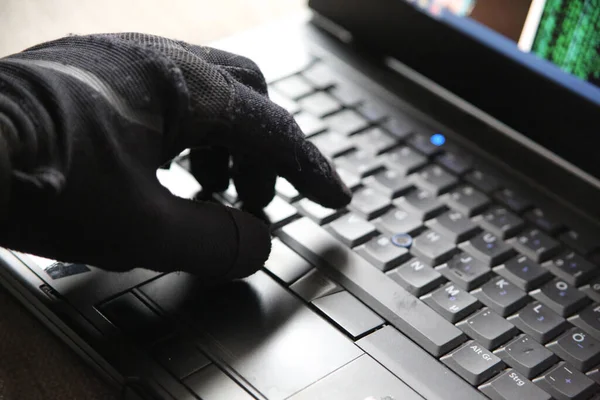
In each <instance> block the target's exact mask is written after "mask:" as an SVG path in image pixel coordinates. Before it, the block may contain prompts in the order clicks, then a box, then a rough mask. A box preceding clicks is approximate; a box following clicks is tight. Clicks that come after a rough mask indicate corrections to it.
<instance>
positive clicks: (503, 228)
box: [475, 206, 525, 239]
mask: <svg viewBox="0 0 600 400" xmlns="http://www.w3.org/2000/svg"><path fill="white" fill-rule="evenodd" d="M475 221H477V222H478V223H479V225H481V227H482V228H483V229H485V230H486V231H490V232H492V233H493V234H494V235H496V236H498V237H500V238H502V239H506V238H509V237H512V236H514V235H516V234H517V233H518V232H519V231H520V230H521V229H523V226H524V225H525V222H524V221H523V220H522V219H521V217H519V216H518V215H517V214H515V213H512V212H510V211H508V210H507V209H506V208H504V207H500V206H494V207H492V208H490V209H489V210H487V211H484V212H483V214H481V215H479V216H477V217H475Z"/></svg>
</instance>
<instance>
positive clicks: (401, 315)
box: [278, 218, 465, 357]
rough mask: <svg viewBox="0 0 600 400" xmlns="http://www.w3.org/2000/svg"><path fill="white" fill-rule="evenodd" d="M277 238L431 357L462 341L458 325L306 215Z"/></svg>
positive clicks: (283, 230)
mask: <svg viewBox="0 0 600 400" xmlns="http://www.w3.org/2000/svg"><path fill="white" fill-rule="evenodd" d="M278 236H279V237H280V238H281V240H282V241H283V242H284V243H286V244H287V245H288V246H290V247H291V248H292V249H294V250H295V251H297V252H298V253H299V254H300V255H302V256H304V257H305V258H306V259H308V260H309V261H311V262H312V263H313V264H315V266H317V267H318V268H319V269H320V270H321V271H323V272H324V273H325V274H327V275H329V276H330V277H331V278H332V279H333V280H335V281H337V282H338V283H339V284H341V285H342V286H344V287H345V288H346V289H347V290H348V291H349V292H351V293H352V294H354V295H355V296H356V297H358V298H359V299H360V300H362V301H363V302H364V303H365V304H367V305H368V306H369V307H371V308H372V309H374V310H375V311H376V312H378V313H379V315H381V316H382V317H383V318H385V319H386V320H387V321H388V322H389V323H390V324H392V325H394V326H395V327H396V328H398V329H399V330H400V331H401V332H402V333H404V334H405V335H407V336H409V337H410V338H411V339H413V340H414V341H415V342H416V343H417V344H419V345H420V346H421V347H423V348H424V349H425V350H427V351H428V352H429V353H431V354H432V355H434V356H436V357H439V356H441V355H443V354H445V353H447V352H448V351H450V350H452V349H454V348H455V347H456V346H458V345H459V344H460V343H462V342H463V341H464V340H465V336H464V335H463V333H462V332H461V331H460V330H459V329H458V328H456V327H455V326H454V325H452V324H451V323H450V322H448V321H446V320H445V319H444V318H442V317H441V316H440V315H439V314H437V313H436V312H435V311H433V310H432V309H431V308H429V307H428V306H427V305H425V304H424V303H423V302H421V301H420V300H419V299H417V298H416V297H415V296H413V295H412V294H410V293H409V292H407V291H406V290H404V288H402V287H401V286H400V285H398V284H397V283H396V282H394V281H393V280H392V279H390V278H388V277H387V276H386V275H385V274H383V273H382V272H381V271H380V270H378V269H377V268H375V267H373V266H371V264H369V263H368V262H367V261H366V260H365V259H363V258H362V257H360V256H359V255H357V254H356V253H354V252H352V250H350V249H349V248H347V247H346V246H345V245H344V244H343V243H342V242H340V241H338V240H337V239H336V238H335V237H333V236H331V235H330V234H329V233H328V232H327V231H325V230H324V229H323V228H321V227H320V226H319V225H317V224H315V223H314V222H312V221H310V220H309V219H307V218H302V219H299V220H297V221H294V222H292V223H291V224H289V225H287V226H285V227H283V228H282V229H281V230H280V231H279V232H278Z"/></svg>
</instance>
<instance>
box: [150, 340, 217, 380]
mask: <svg viewBox="0 0 600 400" xmlns="http://www.w3.org/2000/svg"><path fill="white" fill-rule="evenodd" d="M152 355H153V356H154V358H156V360H157V361H158V362H159V363H160V364H161V365H162V366H163V367H165V368H166V369H167V370H169V372H171V373H172V374H173V375H175V377H176V378H177V379H183V378H185V377H186V376H189V375H191V374H193V373H194V372H196V371H198V370H199V369H201V368H203V367H205V366H207V365H208V364H210V360H209V359H208V358H207V357H206V356H205V355H204V354H202V353H201V352H200V351H198V349H197V348H196V347H195V346H194V345H193V344H192V343H189V342H187V341H184V340H182V339H181V338H174V337H173V338H169V339H167V340H164V341H162V342H160V343H158V344H156V345H155V346H154V347H153V348H152Z"/></svg>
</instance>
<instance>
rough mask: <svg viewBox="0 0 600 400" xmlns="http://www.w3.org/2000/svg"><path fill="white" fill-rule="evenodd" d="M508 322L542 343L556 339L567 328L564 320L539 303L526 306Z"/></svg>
mask: <svg viewBox="0 0 600 400" xmlns="http://www.w3.org/2000/svg"><path fill="white" fill-rule="evenodd" d="M508 320H509V321H510V322H512V323H513V324H514V325H515V326H516V327H517V328H519V329H520V330H522V331H523V332H525V333H527V334H528V335H529V336H531V337H533V338H534V339H535V340H537V341H538V342H540V343H546V342H548V341H549V340H551V339H554V338H555V337H556V336H558V335H559V334H560V333H561V332H562V331H564V330H565V329H566V327H567V322H566V321H565V319H564V318H562V317H561V316H560V315H558V314H556V313H555V312H554V311H552V310H551V309H550V307H547V306H545V305H543V304H541V303H538V302H535V303H530V304H528V305H526V306H525V307H524V308H523V309H522V310H521V311H519V312H518V313H517V314H515V315H513V316H511V317H509V318H508Z"/></svg>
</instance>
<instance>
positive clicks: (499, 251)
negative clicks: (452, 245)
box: [460, 232, 514, 266]
mask: <svg viewBox="0 0 600 400" xmlns="http://www.w3.org/2000/svg"><path fill="white" fill-rule="evenodd" d="M460 248H461V249H463V250H464V251H466V252H467V253H469V254H472V255H473V256H475V257H476V258H479V259H480V260H481V261H484V262H486V263H488V265H490V266H493V265H496V264H499V263H501V262H502V261H504V260H506V259H508V258H509V257H511V256H512V255H513V254H514V251H513V249H512V247H510V246H509V245H508V244H506V243H504V242H503V241H502V239H500V238H498V237H497V236H496V235H494V234H492V233H489V232H481V233H480V234H479V235H477V236H475V237H474V238H472V239H470V240H469V241H468V242H465V243H462V244H461V245H460Z"/></svg>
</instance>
